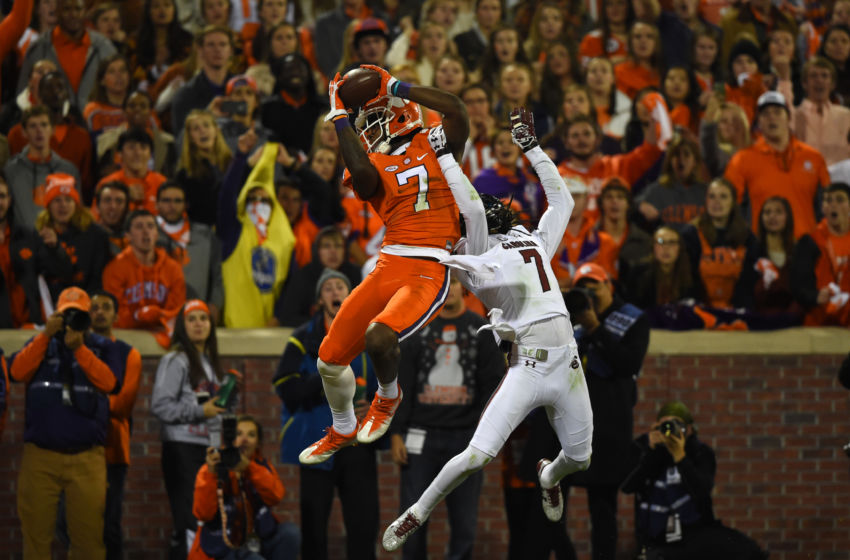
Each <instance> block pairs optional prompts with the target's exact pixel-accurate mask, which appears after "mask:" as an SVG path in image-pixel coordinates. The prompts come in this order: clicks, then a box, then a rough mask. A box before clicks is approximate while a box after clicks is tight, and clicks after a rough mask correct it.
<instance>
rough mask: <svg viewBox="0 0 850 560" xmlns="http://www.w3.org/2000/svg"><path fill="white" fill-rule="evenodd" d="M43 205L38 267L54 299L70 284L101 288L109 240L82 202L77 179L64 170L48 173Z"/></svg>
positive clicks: (39, 220)
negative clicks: (63, 171)
mask: <svg viewBox="0 0 850 560" xmlns="http://www.w3.org/2000/svg"><path fill="white" fill-rule="evenodd" d="M44 207H45V209H44V210H42V211H41V213H39V215H38V217H37V218H36V220H35V229H36V231H37V232H38V235H39V237H40V239H39V240H38V241H37V243H36V254H37V261H36V262H37V269H38V273H39V274H41V275H42V276H44V279H45V280H46V281H47V285H48V287H49V288H50V293H51V295H52V296H53V297H54V298H55V297H56V296H57V295H58V294H59V292H61V291H62V290H64V289H65V288H68V287H70V286H77V287H80V288H83V289H84V290H86V291H91V290H97V289H99V288H100V286H101V284H100V278H101V274H102V273H103V267H104V266H106V262H107V260H109V239H108V237H107V235H106V233H105V232H104V231H103V230H102V229H101V228H99V227H97V226H96V225H95V223H94V218H93V217H92V215H91V213H90V212H89V211H88V210H87V209H86V208H85V207H84V206H83V205H82V203H81V201H80V193H79V192H77V188H76V179H74V177H71V176H70V175H67V174H65V173H53V174H51V175H48V176H47V182H46V184H45V188H44Z"/></svg>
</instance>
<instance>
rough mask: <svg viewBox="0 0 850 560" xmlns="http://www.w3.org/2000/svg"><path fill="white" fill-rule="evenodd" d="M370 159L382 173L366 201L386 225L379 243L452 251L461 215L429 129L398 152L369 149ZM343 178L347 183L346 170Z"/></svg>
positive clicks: (348, 177)
mask: <svg viewBox="0 0 850 560" xmlns="http://www.w3.org/2000/svg"><path fill="white" fill-rule="evenodd" d="M369 159H370V160H371V161H372V165H374V166H375V168H376V169H377V170H378V173H379V174H380V176H381V186H380V187H379V189H378V191H377V192H376V193H375V195H373V196H372V197H371V198H369V201H368V202H369V203H370V204H371V205H372V208H374V209H375V211H376V212H377V213H378V216H380V218H381V220H382V221H383V222H384V224H386V226H387V231H386V234H385V235H384V243H383V245H410V246H418V247H434V248H437V249H445V250H448V251H451V249H452V248H453V247H454V245H455V243H457V240H458V239H459V238H460V222H459V215H458V210H457V206H456V205H455V199H454V196H452V192H451V190H449V185H448V183H446V179H445V177H443V173H442V171H441V170H440V164H439V163H438V162H437V156H436V154H434V151H433V150H432V149H431V146H430V144H428V131H427V130H423V131H422V132H420V133H419V134H416V135H415V136H414V137H413V140H411V142H410V144H409V145H408V147H407V149H406V150H405V151H404V153H402V154H399V155H387V154H378V153H370V154H369ZM343 180H344V181H347V182H349V183H350V181H351V176H350V175H349V174H348V170H346V171H345V175H344V177H343ZM355 196H357V193H356V192H355ZM358 198H359V197H358Z"/></svg>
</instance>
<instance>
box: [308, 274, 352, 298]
mask: <svg viewBox="0 0 850 560" xmlns="http://www.w3.org/2000/svg"><path fill="white" fill-rule="evenodd" d="M331 278H339V279H340V280H342V281H343V282H345V285H346V286H348V289H349V290H351V280H349V279H348V276H346V275H345V274H343V273H342V272H340V271H338V270H334V269H332V268H326V269H325V270H323V271H322V275H321V276H319V281H318V282H316V299H317V300H318V299H319V295H321V293H322V286H324V284H325V282H327V281H328V280H330V279H331Z"/></svg>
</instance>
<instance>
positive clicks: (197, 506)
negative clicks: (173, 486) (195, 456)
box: [188, 415, 301, 560]
mask: <svg viewBox="0 0 850 560" xmlns="http://www.w3.org/2000/svg"><path fill="white" fill-rule="evenodd" d="M235 422H236V430H235V431H236V433H235V436H236V437H235V439H234V440H233V441H232V442H229V441H222V446H232V447H235V448H236V449H237V450H238V453H239V457H238V462H237V463H236V464H235V465H233V466H232V467H231V466H225V464H224V463H223V462H222V453H221V452H220V450H219V449H216V448H215V447H208V448H207V457H206V464H204V465H203V466H202V467H201V470H199V471H198V476H197V478H196V479H195V494H194V501H193V504H192V514H193V515H194V516H195V517H196V518H197V519H198V521H201V522H202V523H201V524H200V527H199V529H198V531H196V532H195V540H194V542H193V543H192V549H191V550H190V551H189V558H188V560H211V559H212V558H223V559H226V560H236V559H237V558H275V559H280V560H295V558H297V557H298V552H299V550H300V548H301V533H300V531H299V529H298V527H297V526H296V525H295V524H294V523H281V522H279V521H278V520H277V517H275V515H274V514H273V513H272V509H273V508H274V506H276V505H277V504H278V503H280V501H281V500H282V499H283V495H284V493H285V489H284V487H283V483H281V481H280V477H279V476H278V474H277V471H275V468H274V466H273V465H272V464H271V463H270V462H269V461H267V460H266V459H264V458H263V453H262V445H263V429H262V427H261V426H260V423H259V422H257V420H256V419H254V417H253V416H248V415H241V416H239V417H238V418H236V419H235ZM226 432H227V431H226V430H225V431H224V433H222V437H226V436H229V435H230V434H227V433H226ZM222 506H224V508H225V510H224V511H221V507H222ZM249 516H252V518H251V517H249ZM251 527H253V531H252V532H250V533H249V528H251ZM252 541H253V542H252ZM254 546H256V547H257V548H258V549H259V551H261V552H262V556H260V555H259V554H256V553H255V554H251V555H250V556H243V555H241V554H240V555H238V556H237V550H244V548H243V547H248V549H249V550H251V548H252V547H254Z"/></svg>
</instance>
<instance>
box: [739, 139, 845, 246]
mask: <svg viewBox="0 0 850 560" xmlns="http://www.w3.org/2000/svg"><path fill="white" fill-rule="evenodd" d="M725 177H726V178H727V179H729V180H730V181H731V182H732V184H733V185H735V189H736V190H737V191H738V201H739V202H741V201H742V200H743V198H744V194H747V195H748V196H749V198H750V209H751V210H750V211H751V213H750V219H751V222H750V223H751V224H752V226H753V231H755V230H756V229H757V228H758V223H759V213H760V212H761V207H762V205H763V204H764V202H765V200H767V199H768V198H770V197H771V196H784V197H785V198H787V199H788V202H789V203H790V204H791V210H793V214H794V237H795V238H799V237H800V236H801V235H803V234H804V233H808V232H810V231H812V230H813V229H815V225H816V224H815V197H816V196H817V194H818V189H820V188H821V187H825V186H827V185H829V183H830V179H829V172H828V171H827V168H826V162H825V161H824V159H823V156H822V155H821V153H820V152H818V151H817V150H815V149H814V148H812V147H811V146H809V145H808V144H804V143H803V142H800V141H799V140H797V139H796V138H794V137H793V136H792V137H791V140H790V142H789V143H788V147H787V148H786V149H785V151H784V152H781V153H780V152H777V151H776V150H774V149H773V148H771V147H770V146H769V145H768V144H767V142H766V141H765V139H764V138H760V139H758V140H756V142H755V143H754V144H753V145H752V146H750V147H749V148H744V149H743V150H739V151H738V152H737V153H736V154H735V155H734V156H732V159H731V160H730V161H729V165H728V166H726V173H725Z"/></svg>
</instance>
